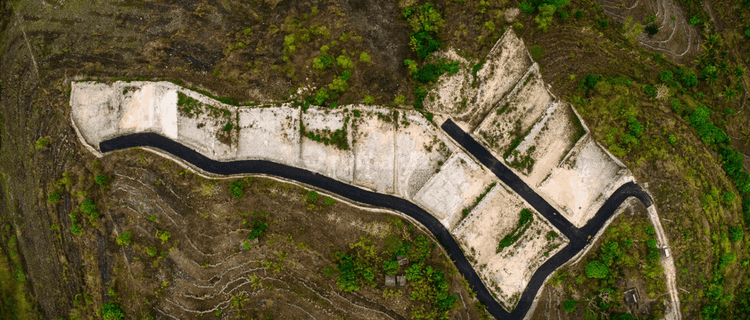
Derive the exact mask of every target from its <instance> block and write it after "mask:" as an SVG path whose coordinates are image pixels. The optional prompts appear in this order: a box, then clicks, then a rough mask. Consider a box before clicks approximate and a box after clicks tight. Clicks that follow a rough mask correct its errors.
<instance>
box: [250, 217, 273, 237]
mask: <svg viewBox="0 0 750 320" xmlns="http://www.w3.org/2000/svg"><path fill="white" fill-rule="evenodd" d="M266 229H268V224H267V223H265V222H263V221H260V220H256V221H253V227H252V230H251V231H250V235H249V236H247V238H248V239H249V240H253V239H257V238H260V236H262V235H263V232H265V231H266Z"/></svg>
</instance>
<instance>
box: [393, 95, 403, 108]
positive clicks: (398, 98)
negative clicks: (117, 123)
mask: <svg viewBox="0 0 750 320" xmlns="http://www.w3.org/2000/svg"><path fill="white" fill-rule="evenodd" d="M405 102H406V98H405V97H404V95H403V94H400V95H398V96H396V98H394V99H393V104H395V105H397V106H400V105H402V104H404V103H405Z"/></svg>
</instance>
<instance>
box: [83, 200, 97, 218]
mask: <svg viewBox="0 0 750 320" xmlns="http://www.w3.org/2000/svg"><path fill="white" fill-rule="evenodd" d="M81 212H83V213H85V214H87V215H88V216H89V217H92V218H98V217H99V210H97V209H96V204H95V203H94V200H91V199H87V200H86V201H84V202H82V203H81Z"/></svg>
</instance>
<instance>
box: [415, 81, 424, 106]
mask: <svg viewBox="0 0 750 320" xmlns="http://www.w3.org/2000/svg"><path fill="white" fill-rule="evenodd" d="M414 97H415V98H416V100H415V101H414V108H417V109H422V107H423V106H424V105H423V104H422V101H423V100H424V98H425V97H427V89H425V88H424V87H421V86H420V87H416V88H415V89H414Z"/></svg>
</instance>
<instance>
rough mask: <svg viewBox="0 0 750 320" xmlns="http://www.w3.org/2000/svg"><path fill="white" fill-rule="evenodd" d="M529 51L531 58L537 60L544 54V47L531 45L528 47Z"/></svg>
mask: <svg viewBox="0 0 750 320" xmlns="http://www.w3.org/2000/svg"><path fill="white" fill-rule="evenodd" d="M529 53H530V54H531V58H533V59H534V60H539V58H541V57H542V56H543V55H544V48H542V47H541V46H531V47H529Z"/></svg>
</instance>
